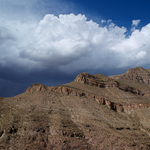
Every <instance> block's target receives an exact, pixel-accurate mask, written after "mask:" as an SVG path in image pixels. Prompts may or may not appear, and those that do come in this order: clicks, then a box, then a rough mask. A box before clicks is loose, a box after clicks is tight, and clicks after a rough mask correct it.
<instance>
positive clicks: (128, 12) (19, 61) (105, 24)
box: [0, 0, 150, 97]
mask: <svg viewBox="0 0 150 150" xmlns="http://www.w3.org/2000/svg"><path fill="white" fill-rule="evenodd" d="M149 6H150V1H149V0H144V1H142V0H32V1H31V0H24V1H20V0H13V1H12V0H0V96H3V97H10V96H15V95H17V94H20V93H22V92H24V91H25V89H26V88H27V87H29V86H30V85H32V84H33V83H42V84H44V85H47V86H57V85H60V84H64V83H68V82H71V81H73V80H74V79H75V77H76V76H77V75H78V74H79V73H81V72H88V73H90V74H97V73H100V74H104V75H107V76H109V75H115V74H122V73H124V72H126V71H127V70H128V69H130V68H134V67H137V66H142V67H144V68H145V69H149V68H150V65H149V64H150V59H149V58H150V18H149V14H150V9H149Z"/></svg>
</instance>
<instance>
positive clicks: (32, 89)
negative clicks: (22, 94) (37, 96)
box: [26, 83, 47, 92]
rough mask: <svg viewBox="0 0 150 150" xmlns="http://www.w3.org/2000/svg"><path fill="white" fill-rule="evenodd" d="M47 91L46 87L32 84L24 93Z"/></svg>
mask: <svg viewBox="0 0 150 150" xmlns="http://www.w3.org/2000/svg"><path fill="white" fill-rule="evenodd" d="M46 90H47V87H46V86H45V85H43V84H40V83H34V84H32V85H31V86H30V87H29V88H27V89H26V92H40V91H42V92H44V91H46Z"/></svg>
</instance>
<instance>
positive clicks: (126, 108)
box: [50, 86, 150, 112]
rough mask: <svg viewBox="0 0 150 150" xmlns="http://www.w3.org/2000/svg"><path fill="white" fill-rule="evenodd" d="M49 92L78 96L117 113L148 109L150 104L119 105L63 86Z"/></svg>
mask: <svg viewBox="0 0 150 150" xmlns="http://www.w3.org/2000/svg"><path fill="white" fill-rule="evenodd" d="M50 91H52V92H59V93H64V94H66V95H74V96H79V97H84V98H87V99H91V100H94V101H96V102H97V103H98V104H100V105H106V106H107V107H108V108H110V109H112V110H114V111H118V112H130V111H134V110H138V109H143V108H149V107H150V103H145V104H136V103H135V104H120V103H115V102H112V101H111V100H108V99H107V98H105V97H100V96H96V95H94V94H89V93H86V92H82V91H78V90H75V89H72V88H69V87H65V86H58V87H51V88H50Z"/></svg>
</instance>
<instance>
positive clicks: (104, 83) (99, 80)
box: [75, 73, 118, 88]
mask: <svg viewBox="0 0 150 150" xmlns="http://www.w3.org/2000/svg"><path fill="white" fill-rule="evenodd" d="M75 81H77V82H80V83H83V84H90V85H94V86H98V87H100V88H115V87H118V83H117V82H116V81H114V80H112V79H110V78H108V77H106V76H104V75H101V74H97V75H95V76H93V75H91V74H89V73H81V74H79V75H78V76H77V77H76V79H75Z"/></svg>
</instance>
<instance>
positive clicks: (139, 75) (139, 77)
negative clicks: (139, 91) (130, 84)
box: [119, 67, 150, 84]
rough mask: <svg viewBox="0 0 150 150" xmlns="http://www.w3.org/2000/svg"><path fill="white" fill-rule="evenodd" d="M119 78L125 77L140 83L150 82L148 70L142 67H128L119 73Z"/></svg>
mask: <svg viewBox="0 0 150 150" xmlns="http://www.w3.org/2000/svg"><path fill="white" fill-rule="evenodd" d="M119 79H127V80H132V81H135V82H140V83H147V84H150V72H149V71H148V70H145V69H144V68H142V67H136V68H133V69H129V70H128V71H127V72H126V73H125V74H123V75H121V76H120V77H119Z"/></svg>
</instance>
